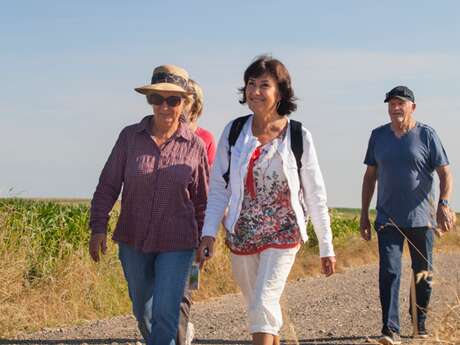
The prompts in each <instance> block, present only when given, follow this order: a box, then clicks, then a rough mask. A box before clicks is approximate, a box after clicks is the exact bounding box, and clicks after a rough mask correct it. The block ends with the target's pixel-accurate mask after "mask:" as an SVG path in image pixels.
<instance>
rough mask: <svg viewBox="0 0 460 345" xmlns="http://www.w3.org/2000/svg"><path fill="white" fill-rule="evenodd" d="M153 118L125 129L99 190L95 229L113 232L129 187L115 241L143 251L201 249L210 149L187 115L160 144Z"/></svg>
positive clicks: (93, 221)
mask: <svg viewBox="0 0 460 345" xmlns="http://www.w3.org/2000/svg"><path fill="white" fill-rule="evenodd" d="M152 118H153V116H147V117H145V118H144V119H143V120H142V121H141V122H140V123H138V124H135V125H131V126H128V127H126V128H124V129H123V130H122V131H121V133H120V136H119V137H118V140H117V142H116V144H115V146H114V148H113V150H112V153H111V154H110V156H109V159H108V160H107V162H106V164H105V166H104V169H103V170H102V173H101V176H100V178H99V183H98V185H97V187H96V191H95V192H94V196H93V200H92V202H91V218H90V227H91V230H92V232H93V233H105V232H106V231H107V223H108V220H109V212H110V211H111V210H112V207H113V205H114V204H115V202H116V200H117V198H118V196H119V194H120V190H121V188H122V186H123V192H122V199H121V214H120V217H119V219H118V223H117V227H116V229H115V233H114V234H113V239H114V240H115V241H118V242H123V243H126V244H129V245H132V246H133V247H135V248H136V249H138V250H140V251H143V252H163V251H171V250H182V249H191V248H195V247H197V245H198V241H199V238H200V235H201V228H202V225H203V219H204V211H205V208H206V200H207V181H208V176H209V171H208V161H207V157H206V149H205V148H204V145H203V143H202V141H201V139H199V138H198V137H197V136H196V135H194V134H193V133H192V132H191V131H190V130H189V128H188V126H187V125H186V124H185V123H184V122H183V121H184V120H183V119H181V122H180V125H179V128H178V130H177V131H176V133H175V134H174V135H173V136H172V137H171V138H170V139H169V140H168V141H166V142H165V143H164V144H163V145H161V146H160V147H158V146H157V145H156V143H155V142H154V141H153V139H152V138H151V131H150V128H151V126H150V122H151V119H152Z"/></svg>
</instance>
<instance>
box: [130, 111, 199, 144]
mask: <svg viewBox="0 0 460 345" xmlns="http://www.w3.org/2000/svg"><path fill="white" fill-rule="evenodd" d="M153 116H154V115H147V116H146V117H144V118H143V119H142V120H141V121H140V122H139V123H138V124H137V128H136V132H137V133H141V132H144V131H145V132H147V133H148V134H149V135H150V123H151V121H152V119H153ZM192 136H193V133H192V131H191V130H190V128H189V127H188V124H187V119H186V117H185V116H184V115H181V116H180V118H179V128H177V131H176V132H175V133H174V135H173V137H182V138H184V139H185V140H188V141H190V140H192Z"/></svg>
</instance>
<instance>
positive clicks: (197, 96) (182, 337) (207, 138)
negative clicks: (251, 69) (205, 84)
mask: <svg viewBox="0 0 460 345" xmlns="http://www.w3.org/2000/svg"><path fill="white" fill-rule="evenodd" d="M188 87H189V91H190V93H191V98H192V101H191V102H190V103H189V104H188V105H187V106H186V107H185V110H184V112H185V113H186V114H187V118H188V120H189V128H190V129H191V130H192V132H194V133H195V134H196V135H197V136H198V137H199V138H200V139H201V140H202V141H203V142H204V145H205V148H206V153H207V156H208V163H209V166H211V165H212V163H213V162H214V158H215V156H216V141H215V139H214V136H213V135H212V133H211V132H209V131H207V130H206V129H204V128H201V127H198V117H200V116H201V114H202V113H203V105H204V98H203V90H202V88H201V86H200V85H199V84H198V83H197V82H196V81H194V80H193V79H189V81H188ZM191 307H192V299H191V296H190V292H189V291H186V292H185V294H184V296H183V297H182V302H181V305H180V317H179V328H178V330H177V340H176V341H177V345H190V344H191V343H192V340H193V336H194V335H195V327H194V326H193V323H191V322H190V309H191Z"/></svg>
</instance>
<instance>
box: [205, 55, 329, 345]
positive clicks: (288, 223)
mask: <svg viewBox="0 0 460 345" xmlns="http://www.w3.org/2000/svg"><path fill="white" fill-rule="evenodd" d="M240 91H241V93H242V100H241V101H240V103H241V104H244V103H247V104H248V107H249V108H250V109H251V110H252V112H253V115H252V116H249V117H248V119H247V121H246V122H244V125H243V127H242V129H241V132H240V133H239V135H238V138H237V140H236V142H235V144H234V146H231V147H230V144H229V133H230V128H231V125H232V123H229V124H228V125H227V126H226V127H225V129H224V132H223V134H222V136H221V138H220V140H219V144H218V147H217V156H216V160H215V163H214V167H213V170H212V174H211V180H210V190H209V195H208V203H207V209H206V215H205V221H204V226H203V232H202V237H201V244H200V248H199V249H198V252H197V256H198V258H197V259H198V260H199V261H203V260H205V259H209V258H211V257H212V256H213V249H214V241H215V238H216V234H217V231H218V229H219V226H220V224H221V222H222V219H224V220H223V224H224V226H225V229H226V230H227V235H226V244H227V246H228V247H229V249H230V251H231V261H232V271H233V276H234V278H235V280H236V282H237V283H238V285H239V286H240V289H241V291H242V293H243V296H244V298H245V301H246V303H247V306H248V316H249V332H250V333H251V334H252V339H253V344H255V345H272V344H278V343H279V336H278V334H279V330H280V328H281V326H282V315H281V306H280V297H281V294H282V292H283V289H284V286H285V283H286V280H287V277H288V275H289V272H290V270H291V267H292V265H293V263H294V260H295V256H296V253H297V251H298V249H299V247H300V245H301V243H302V242H305V241H306V240H307V231H306V223H307V220H308V215H310V216H311V218H312V221H313V225H314V228H315V232H316V235H317V237H318V242H319V248H320V257H321V265H322V272H323V273H324V274H325V275H326V276H330V275H331V274H333V273H334V271H335V255H334V249H333V246H332V233H331V228H330V218H329V214H328V209H327V206H326V190H325V186H324V182H323V178H322V175H321V171H320V168H319V165H318V160H317V157H316V152H315V148H314V146H313V141H312V137H311V135H310V133H309V132H308V131H307V130H306V129H305V128H304V127H302V128H301V136H302V140H301V141H302V149H303V153H302V157H301V162H300V163H301V164H300V165H301V168H300V169H299V171H298V169H297V163H296V158H295V156H294V153H293V151H292V149H291V147H292V146H291V131H290V130H289V128H290V126H291V125H292V123H291V122H292V121H290V120H289V119H288V117H287V116H288V115H289V114H290V113H291V112H293V111H295V110H296V108H297V106H296V104H295V97H294V92H293V89H292V86H291V79H290V76H289V72H288V71H287V69H286V67H285V66H284V65H283V64H282V63H281V62H280V61H278V60H276V59H273V58H271V57H269V56H261V57H259V58H257V59H256V60H255V61H254V62H253V63H252V64H251V65H250V66H249V67H248V68H247V69H246V71H245V73H244V87H243V88H241V90H240ZM229 149H230V150H229ZM229 165H230V166H229ZM227 171H229V172H230V175H229V180H228V183H227V181H226V179H225V178H224V175H225V173H226V172H227ZM299 177H300V178H299ZM224 215H225V217H224ZM205 254H206V255H205Z"/></svg>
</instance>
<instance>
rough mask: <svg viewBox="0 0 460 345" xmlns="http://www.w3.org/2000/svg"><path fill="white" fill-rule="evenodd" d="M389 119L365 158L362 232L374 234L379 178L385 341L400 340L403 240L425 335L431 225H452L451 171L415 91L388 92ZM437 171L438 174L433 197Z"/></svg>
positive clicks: (419, 323) (367, 236)
mask: <svg viewBox="0 0 460 345" xmlns="http://www.w3.org/2000/svg"><path fill="white" fill-rule="evenodd" d="M384 102H385V103H388V113H389V115H390V120H391V122H390V123H388V124H386V125H383V126H381V127H378V128H376V129H374V130H373V131H372V134H371V137H370V139H369V145H368V148H367V153H366V158H365V160H364V163H365V164H366V165H367V169H366V172H365V174H364V179H363V187H362V209H361V219H360V227H361V236H362V238H364V239H365V240H368V241H369V240H370V239H371V225H370V221H369V206H370V202H371V199H372V196H373V194H374V190H375V184H376V182H378V183H377V207H376V209H377V218H376V220H375V229H376V231H377V238H378V247H379V257H380V261H379V268H380V269H379V290H380V303H381V307H382V322H383V327H382V337H381V338H380V340H379V342H380V343H382V344H385V345H394V344H400V343H401V340H400V336H399V333H400V326H399V286H400V277H401V255H402V251H403V244H404V240H405V239H407V240H408V242H409V249H410V255H411V259H412V269H413V273H414V275H415V277H416V278H417V279H416V281H417V284H416V287H415V295H416V296H415V300H416V305H417V308H416V313H415V312H414V313H412V311H411V310H410V312H411V315H412V314H413V315H416V320H415V322H414V323H415V325H416V332H415V333H414V335H415V336H419V337H427V332H426V328H425V320H426V313H427V308H428V303H429V300H430V296H431V290H432V288H431V284H432V281H431V277H432V275H431V272H432V250H433V237H434V236H433V231H434V230H435V229H437V228H439V231H441V232H446V231H449V230H450V229H451V228H453V226H454V224H453V217H452V216H451V212H450V209H449V206H448V204H449V202H448V200H449V197H450V194H451V190H452V176H451V173H450V170H449V161H448V159H447V155H446V152H445V150H444V148H443V146H442V144H441V141H440V139H439V137H438V136H437V134H436V132H435V131H434V130H433V129H432V128H431V127H429V126H427V125H424V124H422V123H420V122H417V121H416V120H415V119H414V116H413V113H414V111H415V108H416V104H415V97H414V93H413V92H412V91H411V90H410V89H409V88H407V87H406V86H397V87H395V88H393V89H392V90H391V91H389V92H388V93H387V94H386V97H385V101H384ZM434 171H436V173H437V174H438V176H439V180H440V196H439V199H435V196H434V190H433V177H434V176H433V175H434Z"/></svg>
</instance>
